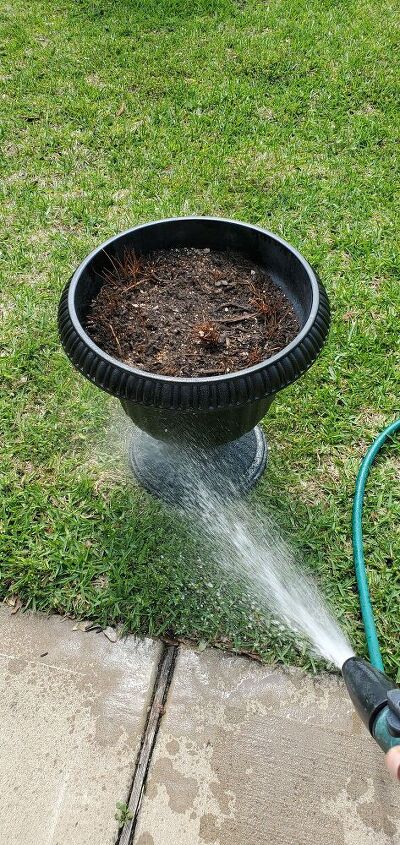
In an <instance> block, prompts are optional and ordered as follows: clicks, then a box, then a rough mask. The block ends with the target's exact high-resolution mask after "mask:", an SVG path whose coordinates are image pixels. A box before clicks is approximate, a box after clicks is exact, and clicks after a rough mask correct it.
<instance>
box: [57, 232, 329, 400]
mask: <svg viewBox="0 0 400 845" xmlns="http://www.w3.org/2000/svg"><path fill="white" fill-rule="evenodd" d="M189 220H208V221H213V222H216V223H231V224H232V225H234V226H238V227H241V228H244V229H251V230H253V231H256V232H260V234H262V235H267V236H268V237H269V238H271V239H272V240H274V241H276V242H277V243H279V244H281V245H282V246H283V247H285V248H286V249H287V250H288V251H289V252H291V253H292V255H294V256H295V258H297V260H298V261H299V262H300V264H302V266H303V267H304V269H305V271H306V273H307V276H308V278H309V281H310V284H311V287H312V305H311V310H310V314H309V316H308V318H307V321H306V322H305V324H304V326H303V328H302V329H301V331H300V332H299V333H298V334H297V335H296V336H295V337H294V338H293V340H292V341H291V342H290V343H289V344H288V345H287V346H285V347H284V349H281V350H280V352H277V353H276V354H275V355H272V356H271V357H270V358H265V359H264V360H263V361H260V363H258V364H254V366H252V367H247V368H245V369H243V370H235V371H234V372H233V373H223V374H222V375H218V376H209V377H199V376H195V377H193V378H189V377H186V378H185V377H178V376H165V375H162V374H159V373H152V372H148V371H147V370H139V369H137V368H136V367H131V366H129V364H125V363H124V362H123V361H120V360H119V358H113V356H112V355H108V353H107V352H104V350H103V349H101V347H100V346H97V344H95V343H94V341H93V340H92V338H91V337H90V336H89V335H88V334H87V333H86V331H85V330H84V328H83V326H82V324H81V322H80V321H79V320H78V316H77V313H76V309H75V291H76V288H77V286H78V283H79V281H80V278H81V275H82V273H83V272H84V270H85V269H86V267H87V265H88V264H89V263H90V262H91V261H92V259H93V258H94V257H95V256H96V255H98V253H100V252H103V251H104V250H105V249H106V248H107V247H108V246H109V245H110V244H111V243H113V242H114V241H116V240H118V239H119V238H122V237H124V236H125V235H129V234H131V233H132V232H136V231H138V230H140V229H146V228H152V227H153V226H157V225H159V224H162V223H178V222H182V221H189ZM319 302H320V296H319V287H318V281H317V277H316V275H315V273H314V271H313V269H312V267H311V266H310V264H309V263H308V261H306V260H305V258H303V256H302V255H301V253H300V252H298V250H297V249H295V247H293V246H292V245H291V244H289V243H288V241H285V240H284V239H283V238H280V237H279V236H278V235H275V234H274V233H273V232H270V231H269V230H268V229H263V228H262V227H261V226H253V225H252V224H250V223H243V222H242V221H241V220H230V219H229V218H226V217H202V216H192V217H165V218H163V219H161V220H153V221H151V222H150V223H140V224H139V225H138V226H133V227H131V228H130V229H125V231H124V232H120V233H119V234H118V235H113V236H112V237H111V238H108V240H106V241H104V243H102V244H100V246H98V247H96V249H94V250H92V252H90V253H89V255H87V256H86V258H85V259H84V260H83V261H82V263H81V264H80V265H79V267H78V268H77V269H76V271H75V273H74V275H73V276H72V279H71V282H70V285H69V290H68V310H69V316H70V319H71V322H72V324H73V326H74V328H75V331H76V332H77V333H78V335H79V336H80V337H81V338H82V340H84V342H85V343H86V345H87V346H88V347H89V348H90V349H92V350H93V352H95V353H96V354H97V355H98V356H99V357H100V358H102V359H103V361H107V362H108V363H109V364H113V365H114V366H117V367H119V368H120V369H121V370H124V371H125V372H127V373H131V374H132V375H135V376H142V377H143V376H145V377H146V378H148V379H152V380H153V381H162V382H171V383H175V384H176V383H177V382H178V383H179V384H204V383H206V382H207V383H210V382H211V383H213V382H220V381H228V380H233V379H237V378H241V377H243V376H246V375H250V374H252V373H257V372H258V371H260V370H262V369H264V368H265V367H266V366H269V365H270V364H275V363H276V362H277V361H280V360H282V358H285V357H286V355H288V353H290V352H291V351H292V349H295V348H296V347H297V346H298V345H299V343H300V342H301V341H302V340H303V338H304V337H306V335H307V334H308V332H309V330H310V328H311V327H312V325H313V323H314V321H315V318H316V316H317V313H318V308H319Z"/></svg>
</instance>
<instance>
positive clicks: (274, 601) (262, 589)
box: [110, 415, 354, 669]
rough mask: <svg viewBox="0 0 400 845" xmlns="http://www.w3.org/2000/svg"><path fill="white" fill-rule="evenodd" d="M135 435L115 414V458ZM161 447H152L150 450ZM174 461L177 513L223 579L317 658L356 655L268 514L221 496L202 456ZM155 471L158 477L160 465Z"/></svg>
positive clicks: (179, 454) (339, 660)
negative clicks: (242, 589) (205, 547)
mask: <svg viewBox="0 0 400 845" xmlns="http://www.w3.org/2000/svg"><path fill="white" fill-rule="evenodd" d="M131 437H132V426H131V424H129V423H128V421H127V420H126V417H125V415H123V418H121V416H119V415H118V418H117V419H116V420H114V423H113V425H112V437H111V438H110V442H111V441H112V443H113V452H114V455H115V446H116V443H117V442H118V441H119V444H120V445H121V449H122V451H125V450H126V446H127V444H128V443H129V441H131ZM134 437H139V433H137V434H134ZM157 448H158V446H157V441H153V443H152V449H157ZM160 448H162V444H160ZM172 463H173V465H174V474H175V478H176V479H177V481H178V483H179V484H180V486H181V495H180V508H181V510H182V509H183V511H184V515H185V518H187V519H188V520H190V523H191V526H192V530H194V531H195V532H196V533H200V534H201V535H202V536H203V537H205V538H206V539H207V540H208V541H209V542H208V545H209V546H210V547H211V549H212V554H213V557H214V560H215V561H216V562H217V563H218V565H219V566H220V567H221V568H222V569H223V571H224V573H225V574H226V575H227V576H228V577H229V578H230V579H232V580H233V581H235V582H236V583H242V584H243V586H244V587H245V589H246V591H247V592H248V593H250V594H251V595H252V596H253V597H254V598H255V599H256V601H257V604H258V606H259V607H260V608H261V610H262V609H263V608H264V609H265V613H266V616H268V617H269V618H271V617H272V619H273V620H274V622H275V623H279V624H281V625H283V626H284V627H285V628H286V629H288V630H289V631H292V632H293V633H294V634H295V635H296V637H297V639H298V640H299V641H300V642H301V643H304V641H305V642H306V643H307V644H308V646H309V649H310V651H311V652H312V653H313V654H314V655H316V656H318V657H322V658H323V659H325V660H326V661H328V662H330V663H333V664H335V665H336V666H337V667H338V668H339V669H341V667H342V665H343V663H344V661H345V660H347V658H348V657H351V656H352V655H353V654H354V652H353V650H352V648H351V645H350V643H349V642H348V640H347V638H346V636H345V634H344V632H343V631H342V630H341V628H340V626H339V623H338V622H337V620H336V619H335V617H334V615H333V613H332V611H331V609H330V608H329V606H328V604H327V602H326V601H325V599H324V597H323V595H322V593H321V591H320V590H319V588H318V586H317V584H316V581H315V580H314V579H313V578H312V577H311V575H310V574H309V573H308V572H306V571H305V569H304V567H303V566H300V565H299V563H298V562H297V561H296V559H295V555H294V552H293V551H292V549H291V548H290V546H289V544H288V543H287V542H286V541H285V540H284V539H282V537H281V536H280V533H279V530H278V528H277V525H276V523H275V522H274V520H273V519H272V518H270V517H269V516H268V515H266V514H265V513H263V514H262V517H261V518H260V515H259V514H257V512H256V510H255V508H254V505H253V504H252V503H251V502H250V501H249V500H248V499H246V498H240V497H239V498H237V497H235V495H234V492H235V491H234V490H232V496H230V497H229V496H228V497H227V496H226V489H225V490H224V495H222V494H221V492H218V486H219V490H220V491H221V484H220V483H219V485H218V484H217V485H216V484H215V469H214V468H213V467H212V466H210V464H209V463H207V460H205V459H204V454H203V455H202V454H201V452H198V451H196V452H192V453H189V452H183V451H182V450H181V449H179V448H176V450H175V453H174V455H173V457H172ZM154 471H155V472H156V473H157V474H158V475H159V470H158V465H157V460H155V462H154ZM155 481H157V479H156V478H155Z"/></svg>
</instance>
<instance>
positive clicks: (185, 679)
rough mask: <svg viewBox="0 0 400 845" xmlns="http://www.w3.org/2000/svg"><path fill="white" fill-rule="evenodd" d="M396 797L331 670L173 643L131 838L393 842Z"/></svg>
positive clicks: (154, 844) (138, 842)
mask: <svg viewBox="0 0 400 845" xmlns="http://www.w3.org/2000/svg"><path fill="white" fill-rule="evenodd" d="M398 798H399V791H398V787H397V786H396V784H392V782H391V781H390V779H389V776H388V774H387V773H386V771H385V769H384V764H383V755H382V753H381V752H380V751H379V749H378V748H377V746H375V744H374V743H373V742H372V741H371V740H370V739H369V737H368V735H367V733H366V732H365V731H364V729H363V727H362V726H361V725H360V723H359V721H358V719H357V718H355V717H354V713H353V710H352V707H351V705H350V702H349V700H348V697H347V694H346V692H345V690H344V686H343V684H342V682H341V680H340V679H338V678H337V677H335V676H329V675H324V676H320V677H318V678H316V679H313V678H311V677H310V676H309V675H307V674H306V673H304V672H301V671H299V670H282V669H274V668H271V667H262V666H259V665H257V664H255V663H251V662H249V661H247V660H244V659H242V658H236V657H231V656H228V655H223V654H221V653H220V652H217V651H213V650H207V651H205V652H203V653H202V654H196V653H194V652H191V651H189V650H186V649H181V650H180V653H179V656H178V659H177V662H176V667H175V674H174V677H173V680H172V683H171V687H170V690H169V697H168V704H167V709H166V713H165V715H164V716H163V719H162V722H161V727H160V731H159V734H158V739H157V744H156V747H155V751H154V754H153V759H152V763H151V765H150V770H149V775H148V782H147V789H146V793H145V796H144V800H143V803H142V807H141V811H140V814H139V819H138V824H137V828H136V836H135V839H134V845H145V843H147V842H150V843H151V845H165V843H168V845H210V843H213V845H243V843H251V845H265V843H268V845H287V843H288V842H290V843H295V845H310V843H313V845H326V843H327V842H329V844H330V845H361V843H362V845H369V843H371V845H372V843H374V845H400V805H399V800H398Z"/></svg>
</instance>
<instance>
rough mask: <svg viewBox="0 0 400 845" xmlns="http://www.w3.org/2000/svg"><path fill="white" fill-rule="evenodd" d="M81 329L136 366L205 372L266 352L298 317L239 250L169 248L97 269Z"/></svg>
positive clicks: (282, 341)
mask: <svg viewBox="0 0 400 845" xmlns="http://www.w3.org/2000/svg"><path fill="white" fill-rule="evenodd" d="M87 330H88V332H89V334H90V335H91V337H92V338H93V340H94V341H95V342H96V343H97V345H98V346H100V347H101V349H103V350H104V351H105V352H108V353H109V354H110V355H112V356H113V357H115V358H118V359H119V360H121V361H124V362H125V363H126V364H130V365H131V366H134V367H137V368H138V369H140V370H147V371H148V372H153V373H162V374H164V375H168V376H189V377H191V376H200V377H201V376H203V377H207V376H214V375H219V374H222V373H230V372H234V371H236V370H242V369H244V368H245V367H250V366H252V365H253V364H257V363H258V362H259V361H262V360H263V359H265V358H269V357H270V356H271V355H274V354H275V353H276V352H279V351H280V350H281V349H283V347H284V346H286V345H287V344H288V343H289V342H290V341H291V340H292V339H293V338H294V337H295V335H296V334H297V333H298V331H299V324H298V321H297V317H296V314H295V312H294V309H293V306H292V305H291V303H290V302H289V300H288V299H287V298H286V296H285V294H284V293H283V291H282V290H281V289H280V288H279V287H277V285H275V284H274V283H273V282H272V280H271V279H270V277H269V276H268V273H267V272H266V271H265V270H264V269H263V268H262V267H259V266H258V265H257V264H254V263H253V262H252V261H250V260H249V259H247V258H245V257H244V256H243V255H240V254H236V253H226V252H214V251H210V250H209V249H171V250H160V251H158V252H153V253H151V254H150V255H148V256H144V257H136V256H135V254H134V253H125V255H124V258H123V259H122V260H121V261H118V262H117V263H115V264H114V265H113V269H112V270H111V271H108V272H106V273H105V274H104V283H103V286H102V288H101V290H100V292H99V294H98V296H97V297H96V299H95V300H94V301H93V303H92V307H91V312H90V315H89V318H88V322H87Z"/></svg>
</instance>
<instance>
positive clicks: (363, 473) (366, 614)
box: [352, 419, 400, 672]
mask: <svg viewBox="0 0 400 845" xmlns="http://www.w3.org/2000/svg"><path fill="white" fill-rule="evenodd" d="M399 430H400V419H399V420H395V422H393V423H391V425H388V426H387V428H385V429H384V431H382V432H381V434H380V435H379V436H378V437H377V438H376V440H375V441H374V443H373V444H372V446H370V448H369V449H368V452H367V454H366V455H365V457H364V459H363V461H362V464H361V467H360V470H359V473H358V476H357V481H356V489H355V493H354V501H353V515H352V534H353V557H354V568H355V572H356V578H357V586H358V592H359V596H360V605H361V615H362V619H363V623H364V629H365V636H366V639H367V646H368V653H369V658H370V661H371V663H372V665H373V666H375V668H376V669H380V671H381V672H383V671H384V665H383V660H382V655H381V650H380V647H379V640H378V634H377V631H376V625H375V619H374V612H373V610H372V604H371V598H370V593H369V587H368V578H367V572H366V568H365V559H364V546H363V536H362V512H363V504H364V494H365V485H366V481H367V478H368V474H369V471H370V468H371V465H372V463H373V462H374V460H375V458H376V455H377V454H378V452H379V451H380V449H381V448H382V446H383V445H384V443H386V440H388V439H389V437H391V436H392V434H395V432H397V431H399Z"/></svg>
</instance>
